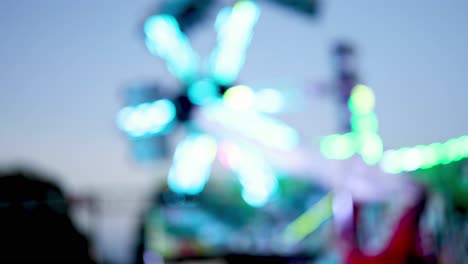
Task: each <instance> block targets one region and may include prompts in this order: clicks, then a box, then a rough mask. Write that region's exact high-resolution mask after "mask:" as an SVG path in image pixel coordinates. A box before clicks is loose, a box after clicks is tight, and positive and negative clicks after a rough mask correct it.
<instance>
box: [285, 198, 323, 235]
mask: <svg viewBox="0 0 468 264" xmlns="http://www.w3.org/2000/svg"><path fill="white" fill-rule="evenodd" d="M331 216H332V195H331V194H330V193H329V194H327V195H325V197H323V198H322V199H321V200H320V201H318V202H317V203H316V204H314V205H313V206H312V207H311V208H310V209H308V210H307V211H306V212H305V213H303V214H302V215H300V216H299V217H298V218H297V219H296V220H294V221H293V222H291V223H290V224H289V225H288V226H287V227H286V229H285V231H284V233H283V238H284V239H285V240H286V241H287V242H289V243H295V242H299V241H301V240H302V239H304V238H305V237H306V236H307V235H309V234H311V233H312V232H314V231H315V230H316V229H317V228H318V227H319V226H320V225H321V224H322V223H323V222H325V220H327V219H328V218H330V217H331Z"/></svg>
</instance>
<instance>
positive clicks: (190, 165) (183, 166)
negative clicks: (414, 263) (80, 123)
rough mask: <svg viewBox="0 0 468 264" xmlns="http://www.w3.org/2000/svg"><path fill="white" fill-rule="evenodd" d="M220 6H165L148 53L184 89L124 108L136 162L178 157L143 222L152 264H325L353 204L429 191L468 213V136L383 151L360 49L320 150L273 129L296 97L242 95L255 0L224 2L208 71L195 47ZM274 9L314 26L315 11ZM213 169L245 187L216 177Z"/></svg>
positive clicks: (341, 48)
mask: <svg viewBox="0 0 468 264" xmlns="http://www.w3.org/2000/svg"><path fill="white" fill-rule="evenodd" d="M213 2H215V1H190V0H178V1H166V2H164V3H162V5H161V6H160V7H159V9H158V12H157V13H156V14H154V15H151V16H150V17H149V18H147V19H146V20H145V22H144V42H145V44H146V47H147V49H148V50H149V52H150V53H151V54H153V55H155V56H157V57H160V58H161V59H163V60H165V62H166V63H167V68H168V70H169V71H170V73H171V74H173V75H174V76H175V77H177V79H178V80H179V81H180V84H181V89H179V92H178V93H175V94H174V93H173V94H170V93H168V91H167V89H166V90H165V89H162V88H161V87H159V86H158V85H157V84H144V85H137V86H134V87H130V88H129V89H128V90H127V94H126V101H127V106H125V107H124V108H123V109H122V110H121V111H120V112H119V113H118V114H117V124H118V127H119V128H120V129H121V130H122V131H123V132H125V134H126V135H127V136H128V138H129V139H130V141H131V143H132V148H133V151H134V154H135V156H136V158H137V159H138V160H142V161H148V160H150V161H151V160H157V159H164V158H167V156H168V155H169V154H170V153H171V152H173V158H172V166H171V168H170V169H169V172H168V178H167V186H166V185H165V187H164V188H163V189H162V190H159V191H158V192H157V194H156V195H155V197H154V206H153V207H152V208H151V210H149V211H148V214H147V216H146V217H145V220H144V223H143V224H142V230H141V247H140V253H141V254H140V255H141V258H142V261H143V260H144V259H147V260H146V261H149V260H148V259H151V258H158V257H159V256H162V257H163V258H166V259H177V258H187V257H197V256H205V257H206V256H221V255H226V254H250V255H260V256H273V255H275V256H295V257H298V258H315V257H317V255H319V254H327V253H328V252H326V251H327V250H328V248H329V245H328V244H329V243H331V242H330V238H329V237H332V235H331V234H330V230H329V229H330V225H327V224H324V223H329V222H330V221H329V219H334V220H339V219H341V218H349V217H352V212H351V213H349V212H348V211H349V210H348V209H349V208H350V207H352V204H353V201H354V200H356V201H359V202H366V203H370V204H389V203H392V204H397V205H401V206H400V207H403V205H404V204H408V203H411V201H412V200H415V198H414V197H413V196H414V195H415V193H418V191H415V190H417V189H418V188H419V186H420V185H422V186H427V187H429V188H430V189H431V190H435V191H437V192H439V193H442V194H443V195H444V197H445V198H446V199H447V200H449V201H450V203H451V204H454V206H456V207H463V208H468V179H466V178H465V177H466V174H467V173H466V171H465V170H466V169H465V168H464V167H465V166H464V161H465V158H466V157H468V136H462V137H459V138H455V139H450V140H448V141H446V142H444V143H433V144H430V145H420V146H414V147H404V148H400V149H394V150H392V149H388V150H385V149H384V142H383V140H382V139H381V137H380V136H379V133H378V119H377V116H376V114H375V113H374V111H373V109H374V106H375V97H374V94H373V92H372V90H371V89H370V88H369V87H367V86H365V85H363V84H361V83H360V80H358V77H357V73H356V69H354V68H353V65H354V64H353V60H355V58H354V53H353V49H352V47H350V46H349V45H347V44H343V43H341V44H339V45H337V47H336V49H335V50H334V52H333V56H334V58H333V59H334V62H335V73H336V80H335V82H334V84H333V89H334V91H335V93H334V94H335V95H336V96H337V97H338V107H339V112H340V123H341V127H340V131H339V133H337V134H333V135H327V136H324V137H323V138H322V139H321V140H320V145H319V146H313V145H312V146H311V145H310V144H307V143H304V142H301V140H300V137H299V133H298V132H297V131H296V130H295V129H294V128H293V127H290V126H288V125H287V124H286V123H285V122H283V121H280V120H279V119H276V118H275V117H274V114H276V113H279V112H281V111H282V109H283V107H284V105H285V104H286V103H288V102H287V101H288V100H287V99H286V97H285V96H286V95H285V94H282V93H281V92H280V91H278V90H274V89H263V90H255V89H253V88H250V87H249V86H246V85H243V84H239V83H237V76H238V74H239V72H240V70H241V68H242V66H243V64H244V62H245V59H246V58H245V54H246V50H247V48H248V46H249V43H250V41H251V40H252V37H253V32H254V31H253V29H254V26H255V24H256V22H257V20H258V19H259V16H260V9H259V6H258V5H257V4H256V2H255V1H249V0H240V1H224V2H226V5H227V6H226V7H223V8H222V9H221V10H220V11H219V12H218V14H217V16H216V20H215V22H214V29H215V31H216V33H217V46H216V47H215V49H214V50H213V51H212V53H211V55H210V56H209V58H208V60H207V61H206V62H202V61H201V59H200V57H199V56H198V55H197V54H196V53H195V51H194V50H193V49H192V47H191V45H190V41H189V38H188V33H189V31H190V29H191V27H192V26H193V25H194V24H195V23H196V22H198V21H200V20H201V19H202V18H204V17H206V16H207V15H206V14H207V12H208V10H210V7H211V5H212V4H213ZM227 2H233V3H232V4H233V5H228V4H227ZM272 2H275V3H278V4H281V5H283V6H287V7H292V9H291V10H296V11H300V12H301V13H302V14H305V15H307V16H311V17H314V16H316V15H317V10H318V9H317V7H318V3H317V2H316V1H306V0H296V1H281V0H276V1H272ZM176 132H179V134H182V137H183V138H182V139H181V140H180V142H178V143H177V146H176V147H175V149H174V151H172V150H171V148H170V147H169V144H168V139H169V138H171V137H173V136H174V135H175V134H176ZM216 159H218V161H219V163H220V164H221V165H222V166H223V167H225V169H226V170H228V171H232V174H233V175H235V177H232V178H222V179H213V177H212V178H211V179H210V175H211V174H212V171H213V170H212V166H213V163H214V162H215V160H216ZM464 175H465V177H464ZM415 182H416V183H417V184H415ZM396 193H398V197H395V194H396ZM337 197H351V198H350V199H342V198H337ZM350 201H351V202H350ZM346 208H348V209H346ZM375 208H380V207H378V206H377V207H375ZM378 210H380V209H377V211H378ZM345 211H346V212H348V214H347V215H346V214H344V213H343V212H345ZM351 211H352V208H351ZM400 211H401V210H400ZM368 213H370V214H372V213H374V214H375V210H374V211H372V210H368ZM332 216H333V217H332ZM335 222H337V221H335ZM312 233H314V234H313V235H311V234H312ZM390 233H391V232H390ZM381 243H383V242H381ZM324 252H325V253H324Z"/></svg>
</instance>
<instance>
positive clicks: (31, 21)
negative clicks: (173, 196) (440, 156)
mask: <svg viewBox="0 0 468 264" xmlns="http://www.w3.org/2000/svg"><path fill="white" fill-rule="evenodd" d="M322 2H326V3H325V4H324V7H323V10H322V15H321V16H320V18H319V19H316V20H307V19H305V18H303V17H300V16H291V15H290V13H289V12H288V11H286V10H281V9H280V8H278V7H277V6H270V5H266V4H261V7H262V11H263V12H262V16H261V18H260V21H259V23H258V25H257V27H256V35H255V36H254V39H253V41H252V45H251V47H250V49H249V51H248V58H247V62H246V65H245V67H244V68H243V71H242V72H241V75H240V79H241V80H242V81H243V82H246V83H252V84H259V85H266V84H268V85H270V86H274V84H275V82H278V83H279V82H285V83H294V85H295V86H296V87H294V88H297V87H298V85H299V86H300V85H301V84H302V83H305V82H307V81H323V80H326V79H327V78H329V77H330V76H331V65H330V58H329V51H330V47H331V45H332V43H333V42H334V41H335V40H336V39H339V38H343V37H344V38H346V39H349V40H351V41H352V42H354V43H355V44H356V45H357V47H358V51H359V65H360V68H361V73H362V77H363V79H364V80H365V81H366V83H367V84H368V85H369V86H371V87H372V88H374V90H375V93H376V95H377V110H376V111H377V113H378V115H379V118H380V121H381V125H380V128H381V129H380V130H381V134H382V137H383V139H384V141H385V145H386V146H387V147H401V146H405V145H416V144H424V143H431V142H433V141H442V140H446V139H448V138H451V137H456V136H460V135H463V134H468V122H467V121H468V119H467V117H466V116H467V115H468V108H467V107H466V105H467V99H468V89H467V87H465V86H466V78H467V73H468V51H467V50H466V49H467V47H468V34H467V33H468V31H467V26H466V25H468V16H466V11H467V10H468V2H467V1H465V0H448V1H442V0H438V1H436V0H410V1H409V0H392V1H383V0H380V1H379V0H355V1H345V0H328V1H322ZM155 3H157V2H156V1H153V0H134V1H123V0H118V1H116V0H112V1H110V0H101V1H94V0H82V1H59V0H42V1H32V0H29V1H26V0H2V1H0V91H1V95H0V113H1V114H0V121H1V123H0V165H11V164H13V163H17V162H22V163H31V164H33V165H36V166H39V167H40V168H44V169H45V170H48V171H50V172H52V173H55V174H57V175H61V176H62V177H63V180H64V181H65V182H67V183H69V184H70V185H74V184H78V185H79V184H82V183H87V184H88V183H92V184H94V183H95V182H102V183H104V182H109V181H112V182H118V181H123V182H126V181H138V179H143V178H144V177H147V176H146V175H148V174H149V172H148V171H146V170H145V169H142V168H139V167H138V166H137V165H135V164H133V163H132V162H131V160H130V157H129V150H128V146H127V141H126V139H125V138H124V137H123V136H122V135H121V134H120V133H119V132H118V131H117V129H116V128H115V126H114V115H115V113H116V111H117V110H118V109H119V107H120V106H121V102H122V98H121V96H120V92H121V90H122V88H123V87H124V86H125V83H127V82H128V81H133V80H153V79H155V80H159V81H162V82H163V83H165V84H173V83H174V80H173V79H172V77H170V76H168V73H167V71H166V69H165V67H164V64H163V63H162V61H161V60H159V59H157V58H154V57H152V56H150V55H149V53H147V51H146V50H145V47H144V45H143V42H142V40H141V39H140V37H141V36H140V33H141V31H140V30H141V29H140V28H139V26H141V21H142V20H143V19H144V18H145V16H146V15H147V14H149V13H150V12H151V8H152V7H153V6H154V4H155ZM211 22H212V21H209V22H208V23H206V24H205V25H204V26H202V27H200V28H199V29H197V30H196V31H195V32H194V34H193V45H194V46H195V47H196V48H197V50H199V51H200V52H201V53H202V54H205V55H206V54H207V53H208V52H209V51H210V50H211V48H212V45H213V40H214V32H213V29H212V27H211V26H210V25H211ZM283 86H284V85H283ZM283 88H284V87H283ZM310 104H311V106H310V109H309V111H312V112H310V113H308V114H306V115H305V114H298V115H295V116H292V115H290V116H288V117H287V121H288V122H290V123H291V124H293V125H294V124H295V125H297V126H298V128H299V129H300V131H301V133H302V134H304V135H307V136H309V137H312V138H314V137H317V136H320V135H323V134H324V133H329V132H332V128H333V124H334V120H333V116H334V115H333V112H332V111H331V110H332V109H333V107H332V105H331V100H330V99H323V100H322V101H319V100H313V99H311V101H310ZM303 120H306V121H303ZM310 135H313V136H310Z"/></svg>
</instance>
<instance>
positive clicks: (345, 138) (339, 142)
mask: <svg viewBox="0 0 468 264" xmlns="http://www.w3.org/2000/svg"><path fill="white" fill-rule="evenodd" d="M321 151H322V154H323V155H324V156H325V157H327V158H329V159H340V160H341V159H347V158H349V157H351V156H352V155H353V154H354V153H355V152H356V148H355V139H354V136H353V135H352V134H351V133H348V134H343V135H340V134H335V135H330V136H327V137H325V138H324V139H323V140H322V142H321Z"/></svg>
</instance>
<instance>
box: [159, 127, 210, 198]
mask: <svg viewBox="0 0 468 264" xmlns="http://www.w3.org/2000/svg"><path fill="white" fill-rule="evenodd" d="M216 147H217V146H216V141H215V140H214V138H212V137H210V136H208V135H191V136H189V137H188V138H187V139H185V140H184V141H182V142H181V143H179V145H178V146H177V148H176V151H175V153H174V160H173V164H172V167H171V169H170V171H169V176H168V184H169V187H170V188H171V189H172V190H173V191H175V192H179V193H188V194H197V193H199V192H201V191H202V190H203V188H204V186H205V184H206V182H207V181H208V178H209V175H210V172H211V164H212V162H213V160H214V158H215V156H216Z"/></svg>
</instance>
